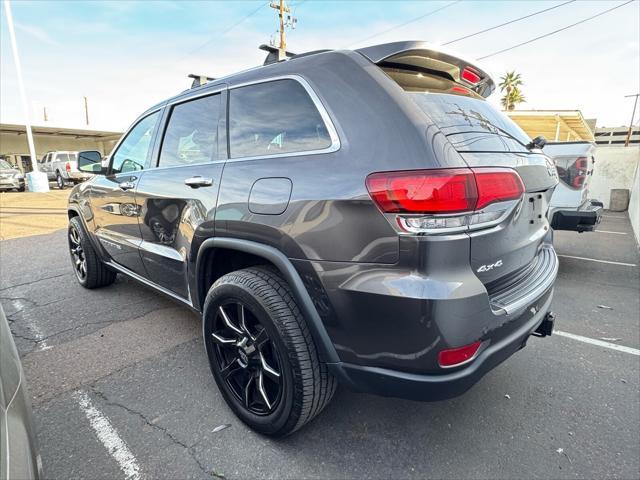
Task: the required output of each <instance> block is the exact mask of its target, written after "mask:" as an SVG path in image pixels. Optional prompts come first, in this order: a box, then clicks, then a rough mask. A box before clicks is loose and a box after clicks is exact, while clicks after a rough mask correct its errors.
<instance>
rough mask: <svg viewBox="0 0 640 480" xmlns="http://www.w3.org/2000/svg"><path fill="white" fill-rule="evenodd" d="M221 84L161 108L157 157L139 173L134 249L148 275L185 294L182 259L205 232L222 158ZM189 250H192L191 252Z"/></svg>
mask: <svg viewBox="0 0 640 480" xmlns="http://www.w3.org/2000/svg"><path fill="white" fill-rule="evenodd" d="M226 103H227V102H226V90H225V89H224V87H221V88H220V90H218V91H212V92H211V93H210V94H207V95H205V96H198V97H196V98H187V99H184V100H179V101H177V102H174V103H173V104H170V105H168V106H167V107H166V109H165V115H164V119H163V127H162V135H161V138H160V140H159V141H160V144H159V149H158V155H157V159H156V158H154V159H153V160H152V164H153V165H152V166H151V168H149V169H148V170H147V171H146V172H145V174H144V175H143V176H142V178H141V179H140V182H139V184H138V187H137V190H136V202H137V204H138V205H139V206H140V215H139V217H138V220H139V223H140V231H141V236H142V237H141V243H140V255H141V257H142V261H143V263H144V265H145V268H146V270H147V272H148V274H149V277H150V279H151V280H152V281H153V282H155V283H157V284H158V285H161V286H163V287H165V288H167V289H169V290H171V291H172V292H174V293H175V294H177V295H179V296H180V297H182V298H184V299H187V300H189V299H190V298H191V296H190V290H189V278H190V276H193V275H194V273H195V272H190V271H188V263H189V262H188V261H187V260H188V259H189V258H190V256H191V255H192V252H195V251H196V250H194V244H197V243H199V242H201V241H202V240H204V239H205V238H207V237H209V236H211V234H212V230H213V220H214V216H215V209H216V202H217V197H218V188H219V186H220V178H221V177H222V169H223V167H224V162H225V160H226V158H227V141H226V121H225V119H226ZM194 254H195V253H194Z"/></svg>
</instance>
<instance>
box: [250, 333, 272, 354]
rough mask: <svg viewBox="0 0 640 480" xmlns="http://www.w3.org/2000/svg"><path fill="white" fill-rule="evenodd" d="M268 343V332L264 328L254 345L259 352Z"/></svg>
mask: <svg viewBox="0 0 640 480" xmlns="http://www.w3.org/2000/svg"><path fill="white" fill-rule="evenodd" d="M268 341H269V337H268V336H267V330H266V329H265V328H263V329H262V330H260V333H258V335H256V338H255V339H254V340H253V344H254V345H255V346H256V348H257V349H258V350H260V349H261V348H262V347H263V346H264V345H265V344H266V343H267V342H268Z"/></svg>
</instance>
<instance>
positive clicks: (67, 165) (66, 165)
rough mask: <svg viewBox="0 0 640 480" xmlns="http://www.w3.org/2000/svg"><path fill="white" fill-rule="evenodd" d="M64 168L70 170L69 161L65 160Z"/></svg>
mask: <svg viewBox="0 0 640 480" xmlns="http://www.w3.org/2000/svg"><path fill="white" fill-rule="evenodd" d="M64 169H65V170H66V171H67V172H70V171H71V164H69V162H67V163H66V164H65V166H64Z"/></svg>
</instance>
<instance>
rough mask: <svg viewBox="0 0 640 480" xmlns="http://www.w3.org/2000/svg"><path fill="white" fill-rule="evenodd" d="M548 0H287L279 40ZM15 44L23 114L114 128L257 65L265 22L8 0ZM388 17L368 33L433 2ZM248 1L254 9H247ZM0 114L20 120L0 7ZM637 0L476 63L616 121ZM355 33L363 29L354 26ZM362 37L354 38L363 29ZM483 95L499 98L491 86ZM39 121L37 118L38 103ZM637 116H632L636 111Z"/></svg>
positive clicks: (261, 16)
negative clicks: (286, 29) (204, 81)
mask: <svg viewBox="0 0 640 480" xmlns="http://www.w3.org/2000/svg"><path fill="white" fill-rule="evenodd" d="M564 1H566V0H561V1H549V2H541V1H482V2H480V1H473V0H463V1H458V2H452V1H407V2H392V1H389V0H382V1H334V2H328V1H320V0H307V1H304V0H296V1H291V2H290V3H291V5H292V7H293V10H294V15H295V16H296V17H297V18H298V26H297V28H296V30H294V31H292V32H290V33H289V44H288V47H289V50H291V51H294V52H304V51H308V50H315V49H321V48H332V49H340V48H347V47H348V48H358V47H363V46H367V45H373V44H377V43H386V42H391V41H397V40H427V41H431V42H436V43H444V42H446V41H448V40H451V39H454V38H458V37H460V36H463V35H465V34H468V33H473V32H476V31H479V30H482V29H485V28H488V27H491V26H494V25H497V24H500V23H503V22H505V21H508V20H511V19H514V18H517V17H520V16H524V15H526V14H528V13H532V12H535V11H538V10H541V9H543V8H548V7H551V6H553V5H557V4H560V3H563V2H564ZM621 3H623V0H616V1H595V0H594V1H575V2H573V3H569V4H567V5H564V6H562V7H559V8H556V9H554V10H551V11H549V12H546V13H543V14H541V15H537V16H535V17H532V18H530V19H527V20H523V21H520V22H517V23H514V24H512V25H509V26H506V27H504V28H500V29H497V30H494V31H491V32H488V33H485V34H482V35H478V36H475V37H473V38H470V39H468V40H463V41H460V42H456V43H455V44H453V45H451V46H450V47H449V48H454V49H455V50H457V51H458V52H460V53H461V54H462V55H463V56H464V57H465V58H478V57H481V56H483V55H487V54H490V53H492V52H495V51H497V50H501V49H503V48H506V47H509V46H512V45H515V44H518V43H520V42H523V41H526V40H529V39H531V38H534V37H536V36H539V35H541V34H544V33H547V32H551V31H553V30H556V29H558V28H561V27H564V26H566V25H569V24H571V23H575V22H577V21H579V20H581V19H583V18H587V17H589V16H592V15H595V14H596V13H599V12H601V11H603V10H606V9H608V8H611V7H613V6H615V5H618V4H621ZM12 5H13V16H14V21H15V24H16V34H17V39H18V48H19V50H20V56H21V59H22V68H23V75H24V78H25V84H26V89H27V94H28V96H29V101H30V106H31V112H30V114H31V119H32V122H33V123H34V124H36V125H52V126H64V127H83V126H84V110H83V99H82V97H83V96H85V95H86V96H87V97H88V99H89V114H90V121H91V124H90V127H91V128H96V129H105V130H116V131H121V130H124V129H125V128H127V126H128V125H129V124H130V123H131V122H132V121H133V120H134V119H135V117H137V116H138V115H139V114H140V113H141V112H142V111H144V110H145V109H146V108H148V107H150V106H151V105H153V104H155V103H157V102H159V101H161V100H163V99H165V98H167V97H169V96H172V95H175V94H176V93H178V92H180V91H182V90H184V89H186V88H187V87H188V86H189V84H190V82H189V81H188V79H187V78H186V76H187V74H189V73H199V74H207V75H209V76H213V77H220V76H222V75H226V74H229V73H233V72H235V71H238V70H242V69H245V68H249V67H252V66H255V65H258V64H260V63H261V62H262V60H263V59H264V56H265V54H264V52H261V51H259V50H258V48H257V47H258V45H260V44H261V43H268V42H269V40H270V38H271V37H272V36H273V35H274V34H275V31H276V28H277V18H276V13H275V11H274V10H273V9H270V8H268V6H267V2H261V1H217V2H186V1H162V2H154V1H140V2H125V1H115V2H98V1H92V2H80V1H68V2H58V1H47V2H43V1H34V2H28V1H15V0H14V1H13V2H12ZM441 7H446V8H443V9H442V10H441V11H438V12H436V13H433V14H431V15H428V16H425V17H424V18H421V19H419V20H417V21H415V22H412V23H409V24H407V25H405V26H403V27H401V28H397V29H394V30H391V31H389V32H388V33H384V34H380V35H377V36H375V37H374V38H370V39H367V37H370V36H372V35H374V34H376V33H378V32H384V31H385V30H388V29H391V28H392V27H395V26H397V25H400V24H404V23H405V22H408V21H410V20H412V19H414V18H416V17H420V16H422V15H425V14H428V13H429V12H432V11H433V10H436V9H439V8H441ZM252 12H255V13H254V14H253V15H251V16H249V15H250V14H251V13H252ZM1 21H2V23H1V28H0V30H1V33H0V53H1V62H0V107H1V108H0V121H1V122H3V123H21V122H23V119H24V117H23V114H22V109H21V107H20V102H19V96H18V88H17V83H16V74H15V68H14V63H13V57H12V54H11V48H10V43H9V36H8V33H7V24H6V14H5V11H4V8H3V9H2V18H1ZM639 24H640V2H639V1H635V2H633V3H631V4H628V5H625V6H623V7H621V8H619V9H617V10H614V11H612V12H610V13H607V14H606V15H603V16H601V17H598V18H596V19H594V20H591V21H589V22H586V23H584V24H581V25H578V26H576V27H574V28H571V29H569V30H566V31H563V32H560V33H558V34H556V35H553V36H550V37H548V38H544V39H542V40H539V41H536V42H533V43H531V44H529V45H525V46H523V47H520V48H517V49H514V50H511V51H509V52H506V53H503V54H500V55H496V56H493V57H491V58H488V59H486V60H484V61H483V63H482V65H483V66H484V67H485V68H486V69H487V70H488V71H489V72H490V73H491V74H492V75H493V76H494V78H496V79H497V77H499V76H501V75H503V74H504V72H505V71H508V70H516V71H517V72H519V73H521V75H522V77H523V79H524V82H525V84H524V86H523V87H522V88H523V93H524V95H525V97H526V98H527V102H526V103H525V104H522V105H520V106H519V108H520V109H552V110H556V109H579V110H582V113H583V114H584V115H585V117H587V118H593V117H596V118H597V119H598V125H599V126H620V125H626V124H628V123H629V120H630V117H631V109H632V106H633V105H632V101H631V99H625V98H624V95H629V94H633V93H637V92H638V90H639V89H640V86H639V83H640V78H639V73H640V48H639V39H640V27H639ZM365 39H366V40H365ZM362 40H364V41H362ZM490 101H491V102H493V103H495V104H496V105H497V104H498V103H499V93H497V92H496V93H494V94H493V95H492V96H491V98H490ZM45 106H46V108H47V112H48V116H49V121H48V122H47V123H45V122H44V121H43V112H42V110H43V107H45ZM637 118H638V116H636V122H635V123H637V122H638V121H637Z"/></svg>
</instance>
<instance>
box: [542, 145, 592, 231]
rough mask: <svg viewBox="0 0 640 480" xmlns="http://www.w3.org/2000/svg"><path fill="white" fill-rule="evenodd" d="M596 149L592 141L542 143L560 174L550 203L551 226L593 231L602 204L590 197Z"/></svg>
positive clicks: (560, 228) (557, 228) (555, 228)
mask: <svg viewBox="0 0 640 480" xmlns="http://www.w3.org/2000/svg"><path fill="white" fill-rule="evenodd" d="M595 150H596V147H595V145H594V144H593V143H591V142H561V143H560V142H559V143H553V142H550V143H547V144H546V145H545V147H544V153H546V154H547V155H548V156H549V157H551V158H552V159H553V161H554V163H555V165H556V170H557V171H558V177H560V183H559V184H558V186H557V187H556V189H555V191H554V192H553V196H552V197H551V203H550V206H549V207H550V208H549V222H550V223H551V227H552V228H553V229H554V230H573V231H576V232H592V231H593V230H595V229H596V227H597V225H598V224H599V223H600V220H601V218H602V209H603V204H602V202H599V201H598V200H593V199H590V198H589V183H590V182H591V178H592V177H593V169H594V164H595V157H594V154H595Z"/></svg>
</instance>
